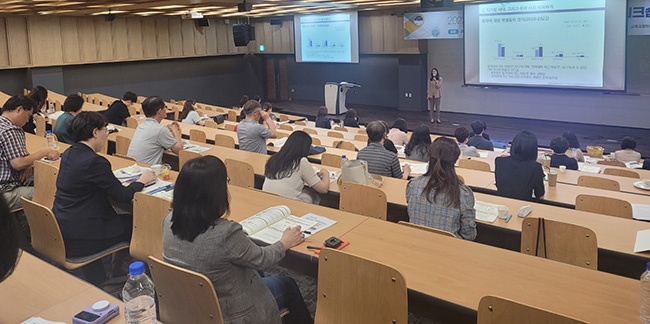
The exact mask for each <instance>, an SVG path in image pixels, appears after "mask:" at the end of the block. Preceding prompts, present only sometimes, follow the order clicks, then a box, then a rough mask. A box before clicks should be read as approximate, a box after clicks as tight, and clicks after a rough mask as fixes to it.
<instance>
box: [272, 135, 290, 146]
mask: <svg viewBox="0 0 650 324" xmlns="http://www.w3.org/2000/svg"><path fill="white" fill-rule="evenodd" d="M287 138H288V137H283V138H280V139H276V140H275V141H272V142H271V144H273V147H277V148H281V147H282V146H284V143H286V142H287Z"/></svg>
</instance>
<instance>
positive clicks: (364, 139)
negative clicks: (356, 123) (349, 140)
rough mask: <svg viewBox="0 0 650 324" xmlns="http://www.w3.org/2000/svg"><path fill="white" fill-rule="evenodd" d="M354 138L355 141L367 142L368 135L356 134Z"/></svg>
mask: <svg viewBox="0 0 650 324" xmlns="http://www.w3.org/2000/svg"><path fill="white" fill-rule="evenodd" d="M354 140H355V141H362V142H367V141H368V135H365V134H357V135H354Z"/></svg>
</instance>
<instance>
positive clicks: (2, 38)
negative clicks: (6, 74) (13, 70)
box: [0, 17, 9, 67]
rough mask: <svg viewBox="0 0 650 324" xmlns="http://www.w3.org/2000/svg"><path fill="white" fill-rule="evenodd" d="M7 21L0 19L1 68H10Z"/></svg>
mask: <svg viewBox="0 0 650 324" xmlns="http://www.w3.org/2000/svg"><path fill="white" fill-rule="evenodd" d="M5 23H6V22H5V19H4V18H3V17H0V67H6V66H9V46H8V42H7V27H6V25H5Z"/></svg>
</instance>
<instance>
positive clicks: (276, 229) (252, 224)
mask: <svg viewBox="0 0 650 324" xmlns="http://www.w3.org/2000/svg"><path fill="white" fill-rule="evenodd" d="M239 224H241V226H242V227H243V229H244V232H245V233H246V234H248V237H250V238H251V239H255V240H258V241H262V242H264V243H268V244H273V243H275V242H277V241H279V240H280V238H282V233H284V230H286V229H287V228H288V227H296V226H300V227H301V228H302V230H303V231H308V230H309V229H310V228H313V227H316V226H317V224H318V223H317V222H316V221H313V220H308V219H302V218H299V217H296V216H293V215H291V211H290V210H289V207H287V206H275V207H270V208H267V209H265V210H263V211H261V212H259V213H257V214H255V215H253V216H251V217H249V218H247V219H245V220H243V221H241V222H239ZM305 236H308V234H307V233H306V235H305Z"/></svg>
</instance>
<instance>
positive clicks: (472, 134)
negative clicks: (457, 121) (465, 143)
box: [469, 119, 490, 140]
mask: <svg viewBox="0 0 650 324" xmlns="http://www.w3.org/2000/svg"><path fill="white" fill-rule="evenodd" d="M476 121H477V122H479V123H481V125H483V127H482V128H483V134H481V136H483V138H485V139H486V140H490V135H488V134H487V133H486V132H485V131H486V130H487V124H486V123H485V122H484V121H482V120H480V119H479V120H476ZM470 126H471V125H470ZM474 135H476V134H475V133H474V131H473V130H470V132H469V137H472V136H474Z"/></svg>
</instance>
